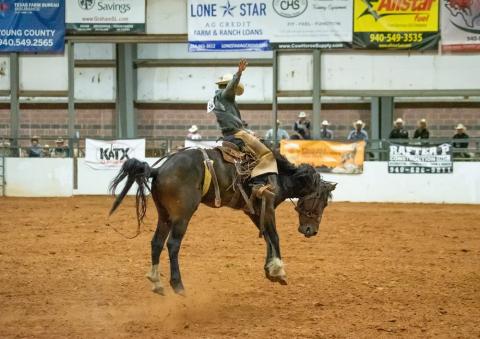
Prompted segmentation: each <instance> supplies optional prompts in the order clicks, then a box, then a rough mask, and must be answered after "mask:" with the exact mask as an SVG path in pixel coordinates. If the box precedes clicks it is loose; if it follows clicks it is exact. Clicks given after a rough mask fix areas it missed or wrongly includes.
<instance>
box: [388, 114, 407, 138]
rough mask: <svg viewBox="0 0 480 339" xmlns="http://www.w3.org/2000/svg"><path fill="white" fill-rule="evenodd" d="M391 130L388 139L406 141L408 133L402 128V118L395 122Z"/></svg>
mask: <svg viewBox="0 0 480 339" xmlns="http://www.w3.org/2000/svg"><path fill="white" fill-rule="evenodd" d="M393 126H394V127H393V129H392V131H391V132H390V135H389V138H390V139H408V131H407V130H406V129H405V128H404V123H403V119H402V118H398V119H397V120H395V123H394V125H393Z"/></svg>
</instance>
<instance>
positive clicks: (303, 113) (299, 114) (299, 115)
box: [298, 112, 307, 118]
mask: <svg viewBox="0 0 480 339" xmlns="http://www.w3.org/2000/svg"><path fill="white" fill-rule="evenodd" d="M298 117H299V118H306V117H307V113H305V112H300V113H298Z"/></svg>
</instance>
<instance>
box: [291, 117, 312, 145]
mask: <svg viewBox="0 0 480 339" xmlns="http://www.w3.org/2000/svg"><path fill="white" fill-rule="evenodd" d="M293 130H294V131H295V132H297V133H298V134H300V135H301V136H302V139H310V121H308V120H307V114H306V113H305V112H300V113H298V120H297V121H295V123H294V124H293Z"/></svg>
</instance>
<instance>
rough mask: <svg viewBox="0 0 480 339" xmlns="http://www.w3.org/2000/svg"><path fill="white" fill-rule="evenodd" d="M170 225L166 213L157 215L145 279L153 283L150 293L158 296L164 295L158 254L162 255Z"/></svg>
mask: <svg viewBox="0 0 480 339" xmlns="http://www.w3.org/2000/svg"><path fill="white" fill-rule="evenodd" d="M170 229H171V227H170V223H169V221H168V217H167V215H166V213H159V218H158V223H157V229H156V230H155V234H154V235H153V238H152V242H151V246H152V268H151V270H150V272H148V273H147V275H146V277H147V278H148V280H150V281H151V282H152V283H153V287H152V291H153V292H155V293H158V294H162V295H163V294H164V289H163V284H162V281H161V279H160V274H159V262H160V254H161V253H162V249H163V246H164V245H165V240H166V239H167V236H168V233H169V232H170Z"/></svg>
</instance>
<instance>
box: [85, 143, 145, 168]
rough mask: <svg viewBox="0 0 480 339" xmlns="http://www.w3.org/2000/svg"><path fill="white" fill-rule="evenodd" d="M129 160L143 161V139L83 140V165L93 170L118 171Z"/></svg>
mask: <svg viewBox="0 0 480 339" xmlns="http://www.w3.org/2000/svg"><path fill="white" fill-rule="evenodd" d="M131 158H136V159H138V160H144V159H145V139H127V140H111V141H108V140H94V139H85V163H86V164H87V165H88V166H89V167H91V168H93V169H98V170H102V169H118V168H120V167H121V166H122V164H123V163H124V162H125V161H127V160H128V159H131Z"/></svg>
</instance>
